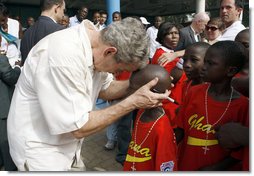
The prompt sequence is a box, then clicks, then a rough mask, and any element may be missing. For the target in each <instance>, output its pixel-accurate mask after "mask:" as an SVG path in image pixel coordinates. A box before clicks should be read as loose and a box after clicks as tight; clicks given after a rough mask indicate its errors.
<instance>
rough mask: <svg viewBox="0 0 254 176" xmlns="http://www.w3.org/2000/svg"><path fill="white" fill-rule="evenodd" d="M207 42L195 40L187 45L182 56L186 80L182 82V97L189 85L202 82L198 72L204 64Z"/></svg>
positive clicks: (184, 95)
mask: <svg viewBox="0 0 254 176" xmlns="http://www.w3.org/2000/svg"><path fill="white" fill-rule="evenodd" d="M209 46H210V45H209V44H208V43H205V42H197V43H193V44H192V45H190V46H188V47H187V48H186V50H185V53H184V56H183V60H184V62H183V70H184V72H185V74H186V76H187V78H188V80H187V81H186V82H185V83H184V84H183V96H182V97H183V98H184V97H186V95H187V92H188V90H189V88H190V87H191V86H194V85H198V84H201V83H203V78H202V77H201V75H200V73H201V70H202V68H203V66H204V57H205V54H206V51H207V49H208V48H209Z"/></svg>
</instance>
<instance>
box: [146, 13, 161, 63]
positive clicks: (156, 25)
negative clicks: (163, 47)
mask: <svg viewBox="0 0 254 176" xmlns="http://www.w3.org/2000/svg"><path fill="white" fill-rule="evenodd" d="M162 22H163V20H162V17H161V16H156V17H155V18H154V25H153V26H151V27H149V28H148V29H147V31H146V33H147V35H148V36H149V38H150V55H149V58H150V59H152V58H153V55H154V53H155V51H156V48H157V47H159V46H160V44H159V43H158V42H157V41H156V38H157V33H158V29H159V26H160V24H161V23H162Z"/></svg>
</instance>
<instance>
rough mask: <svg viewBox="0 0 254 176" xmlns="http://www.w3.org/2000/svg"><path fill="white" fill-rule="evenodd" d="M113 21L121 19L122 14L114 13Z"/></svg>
mask: <svg viewBox="0 0 254 176" xmlns="http://www.w3.org/2000/svg"><path fill="white" fill-rule="evenodd" d="M113 21H121V17H120V15H119V14H117V13H116V14H114V16H113Z"/></svg>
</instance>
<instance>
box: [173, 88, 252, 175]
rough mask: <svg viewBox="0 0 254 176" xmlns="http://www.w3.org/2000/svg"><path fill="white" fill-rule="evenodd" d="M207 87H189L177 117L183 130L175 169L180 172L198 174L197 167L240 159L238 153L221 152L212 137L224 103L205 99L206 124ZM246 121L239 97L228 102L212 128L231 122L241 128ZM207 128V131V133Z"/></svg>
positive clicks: (246, 111) (244, 100)
mask: <svg viewBox="0 0 254 176" xmlns="http://www.w3.org/2000/svg"><path fill="white" fill-rule="evenodd" d="M208 85H209V84H200V85H196V86H192V87H191V88H190V90H189V91H188V94H187V96H186V99H185V101H184V102H183V103H182V106H181V109H180V112H179V114H178V115H179V116H178V121H177V122H178V123H177V124H178V126H179V127H180V128H183V129H184V134H185V135H184V139H183V141H182V145H181V149H180V151H179V153H180V155H179V162H178V169H179V170H181V171H194V170H198V169H200V168H201V167H205V166H210V165H213V164H216V163H218V162H219V161H221V160H223V159H224V158H226V157H228V156H230V155H231V156H232V157H236V156H237V157H238V158H237V159H241V156H239V153H240V154H241V153H242V151H239V152H238V151H237V152H233V151H227V150H224V149H223V148H222V147H220V145H219V144H218V140H216V138H215V136H214V134H215V130H214V126H212V125H214V124H215V123H216V122H217V121H218V119H219V118H220V117H221V115H222V114H223V112H224V111H225V109H226V107H227V105H228V102H219V101H216V100H214V99H213V98H212V97H210V96H209V95H208V97H207V100H208V101H207V103H208V115H209V121H208V123H207V117H206V110H205V109H206V108H205V94H206V91H207V88H208ZM246 118H249V101H248V99H247V98H246V97H244V96H241V97H240V98H237V99H232V101H231V103H230V106H229V107H228V110H227V112H226V113H225V114H224V116H223V118H222V119H221V120H219V121H218V123H217V124H216V125H223V124H225V123H228V122H231V121H234V122H239V123H242V124H243V123H244V122H245V121H246ZM209 127H211V129H210V130H209ZM207 133H208V135H207ZM206 149H209V150H206Z"/></svg>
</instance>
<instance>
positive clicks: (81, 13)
mask: <svg viewBox="0 0 254 176" xmlns="http://www.w3.org/2000/svg"><path fill="white" fill-rule="evenodd" d="M87 15H88V8H87V7H86V6H80V7H79V9H78V10H77V14H76V15H74V16H73V17H70V27H72V26H76V25H78V24H80V23H81V22H82V21H83V20H84V19H86V17H87Z"/></svg>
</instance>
